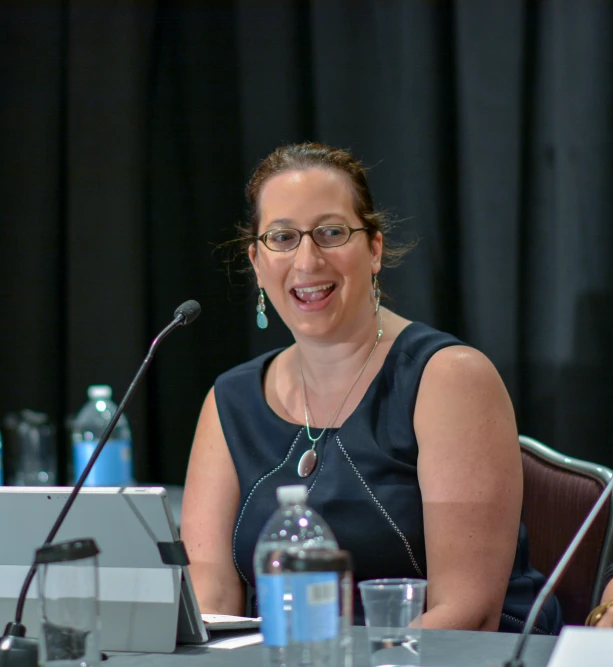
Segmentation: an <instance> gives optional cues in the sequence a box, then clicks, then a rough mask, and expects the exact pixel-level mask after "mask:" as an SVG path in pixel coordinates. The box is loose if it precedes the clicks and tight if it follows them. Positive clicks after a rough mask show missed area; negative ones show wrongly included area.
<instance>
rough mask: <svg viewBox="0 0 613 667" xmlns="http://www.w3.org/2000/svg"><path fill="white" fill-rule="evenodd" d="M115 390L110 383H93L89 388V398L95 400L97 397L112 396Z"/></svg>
mask: <svg viewBox="0 0 613 667" xmlns="http://www.w3.org/2000/svg"><path fill="white" fill-rule="evenodd" d="M112 396H113V390H112V389H111V388H110V387H109V386H108V384H93V385H92V386H91V387H88V389H87V398H89V399H90V400H91V401H93V400H94V399H96V398H111V397H112Z"/></svg>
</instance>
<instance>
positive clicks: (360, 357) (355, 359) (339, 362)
mask: <svg viewBox="0 0 613 667" xmlns="http://www.w3.org/2000/svg"><path fill="white" fill-rule="evenodd" d="M387 313H388V311H386V310H385V309H383V308H382V309H381V319H380V318H379V315H378V314H377V315H376V314H374V313H373V314H372V315H370V316H368V317H364V318H362V319H361V320H360V321H359V322H355V323H354V324H353V325H352V327H351V332H350V334H349V335H348V336H347V337H345V338H344V339H343V340H342V341H339V342H332V343H330V342H322V341H321V340H313V339H309V338H306V337H305V338H299V339H297V340H296V346H295V361H294V363H295V366H296V370H297V373H298V374H299V373H300V370H302V374H303V375H304V379H305V383H306V385H307V386H308V387H309V389H315V388H316V389H317V393H318V394H320V395H330V396H334V395H336V394H338V393H339V392H342V391H346V390H347V387H348V386H349V385H350V384H351V383H352V382H353V381H354V380H355V379H356V377H357V375H358V373H359V372H360V370H361V369H362V368H363V367H364V364H365V363H366V361H367V360H368V359H369V356H370V355H371V354H372V353H373V350H374V348H375V343H376V342H377V332H378V330H379V326H380V322H381V325H382V329H383V332H384V336H385V322H386V319H387ZM382 340H383V337H382V338H381V340H379V343H381V341H382ZM369 363H372V359H371V360H370V362H369Z"/></svg>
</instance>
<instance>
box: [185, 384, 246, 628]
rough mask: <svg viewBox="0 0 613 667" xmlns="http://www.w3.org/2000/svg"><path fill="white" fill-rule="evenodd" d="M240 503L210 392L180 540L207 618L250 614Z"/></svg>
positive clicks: (202, 415) (200, 423)
mask: <svg viewBox="0 0 613 667" xmlns="http://www.w3.org/2000/svg"><path fill="white" fill-rule="evenodd" d="M239 500H240V491H239V484H238V477H237V475H236V469H235V467H234V463H233V461H232V457H231V456H230V452H229V451H228V446H227V444H226V440H225V438H224V434H223V431H222V428H221V423H220V421H219V414H218V412H217V404H216V402H215V392H214V389H211V391H210V392H209V394H208V395H207V397H206V400H205V401H204V405H203V406H202V411H201V413H200V419H199V420H198V426H197V428H196V435H195V437H194V443H193V445H192V451H191V455H190V459H189V465H188V468H187V477H186V480H185V493H184V495H183V508H182V511H181V537H182V539H183V541H184V542H185V546H186V548H187V553H188V555H189V559H190V563H191V564H190V566H189V570H190V575H191V578H192V581H193V584H194V589H195V591H196V597H197V598H198V604H199V605H200V610H201V612H202V613H216V614H234V615H243V614H244V613H245V589H244V586H243V584H242V582H241V579H240V577H239V575H238V573H237V571H236V568H235V567H234V558H233V554H232V531H233V528H234V520H235V518H236V512H237V510H238V506H239Z"/></svg>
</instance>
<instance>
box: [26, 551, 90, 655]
mask: <svg viewBox="0 0 613 667" xmlns="http://www.w3.org/2000/svg"><path fill="white" fill-rule="evenodd" d="M98 553H99V551H98V547H97V545H96V542H95V541H94V540H93V539H89V538H88V539H81V540H71V541H68V542H58V543H56V544H47V545H45V546H43V547H41V548H40V549H38V550H37V551H36V565H37V569H38V595H39V609H40V622H41V627H40V640H39V651H38V653H39V656H38V664H39V665H41V667H42V666H45V667H98V665H99V661H100V651H99V648H98V634H99V623H100V615H99V613H98V559H97V555H98Z"/></svg>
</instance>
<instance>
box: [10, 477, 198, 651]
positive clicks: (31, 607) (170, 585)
mask: <svg viewBox="0 0 613 667" xmlns="http://www.w3.org/2000/svg"><path fill="white" fill-rule="evenodd" d="M70 491H71V489H70V488H68V487H48V488H45V487H0V521H1V525H2V530H1V532H0V626H2V627H4V626H5V624H6V623H8V622H9V621H12V620H14V615H15V607H16V604H17V598H18V596H19V591H20V589H21V586H22V583H23V581H24V579H25V577H26V574H27V572H28V569H29V568H30V565H31V563H32V560H33V558H34V552H35V550H36V549H37V548H38V547H39V546H41V544H42V542H43V540H44V539H45V537H46V536H47V534H48V533H49V531H50V530H51V526H52V525H53V523H54V521H55V519H56V517H57V515H58V513H59V512H60V510H61V508H62V506H63V505H64V503H65V502H66V499H67V498H68V495H69V494H70ZM83 537H93V538H94V539H95V540H96V542H97V543H98V547H99V548H100V555H99V557H98V559H99V560H98V564H99V580H100V616H101V642H100V643H101V646H100V648H101V649H103V650H107V651H139V652H141V651H142V652H155V653H171V652H172V651H174V649H175V646H176V644H177V643H202V642H206V641H207V640H208V633H207V631H206V629H205V627H204V624H203V623H202V619H201V616H200V612H199V610H198V604H197V601H196V597H195V595H194V591H193V588H192V584H191V580H190V577H189V573H188V570H187V567H185V566H184V565H181V564H174V563H181V549H180V548H178V547H180V546H181V545H180V544H179V545H177V542H178V540H179V535H178V531H177V528H176V525H175V522H174V520H173V517H172V512H171V508H170V504H169V502H168V497H167V493H166V490H165V489H164V488H161V487H143V488H141V487H120V488H115V487H108V488H107V487H98V488H95V487H84V488H83V489H82V490H81V491H80V493H79V496H78V497H77V499H76V501H75V503H74V505H73V506H72V508H71V510H70V512H69V513H68V516H67V517H66V520H65V522H64V525H63V526H62V528H61V529H60V531H59V533H58V535H57V537H56V539H55V540H54V541H55V542H61V541H63V540H69V539H76V538H83ZM37 603H38V586H37V579H36V578H35V579H34V581H33V583H32V586H31V588H30V591H29V594H28V597H27V600H26V605H25V610H24V616H23V623H24V624H25V626H26V628H27V630H28V632H27V634H28V636H30V637H35V636H38V625H39V619H38V607H37Z"/></svg>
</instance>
